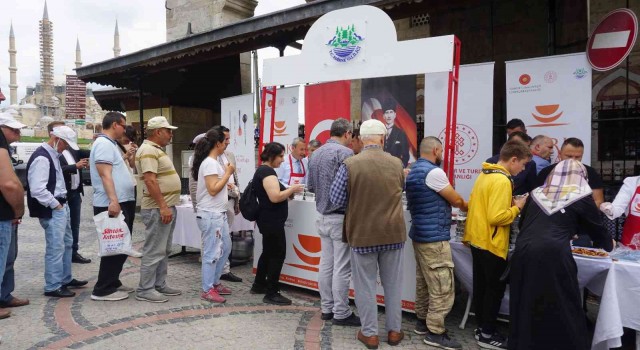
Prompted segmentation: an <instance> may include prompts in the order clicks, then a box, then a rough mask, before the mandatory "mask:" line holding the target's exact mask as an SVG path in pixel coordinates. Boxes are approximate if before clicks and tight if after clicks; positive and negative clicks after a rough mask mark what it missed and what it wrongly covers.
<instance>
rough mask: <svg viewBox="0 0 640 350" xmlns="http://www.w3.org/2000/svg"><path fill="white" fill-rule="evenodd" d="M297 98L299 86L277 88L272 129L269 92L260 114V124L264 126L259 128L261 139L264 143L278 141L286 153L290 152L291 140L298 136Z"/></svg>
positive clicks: (271, 102)
mask: <svg viewBox="0 0 640 350" xmlns="http://www.w3.org/2000/svg"><path fill="white" fill-rule="evenodd" d="M299 99H300V87H299V86H292V87H288V88H284V89H277V91H276V114H275V121H274V122H273V130H271V107H272V106H273V96H272V95H270V94H267V95H266V98H265V111H264V115H263V116H262V118H263V122H262V125H263V126H264V127H262V130H260V132H261V137H262V140H263V142H264V143H265V144H266V143H269V142H280V143H281V144H283V145H284V146H285V153H287V154H288V153H289V152H290V148H291V141H293V139H294V138H296V137H298V115H299V114H300V111H299V110H298V107H299V103H298V102H299V101H298V100H299ZM272 135H273V138H272Z"/></svg>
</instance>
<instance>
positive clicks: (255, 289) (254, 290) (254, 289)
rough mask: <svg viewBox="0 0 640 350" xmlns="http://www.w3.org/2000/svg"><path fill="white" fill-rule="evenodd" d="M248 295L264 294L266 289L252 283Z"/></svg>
mask: <svg viewBox="0 0 640 350" xmlns="http://www.w3.org/2000/svg"><path fill="white" fill-rule="evenodd" d="M249 293H251V294H266V293H267V287H265V286H263V285H259V284H255V283H254V284H253V285H252V286H251V290H250V291H249Z"/></svg>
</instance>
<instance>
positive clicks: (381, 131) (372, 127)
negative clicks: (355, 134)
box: [360, 119, 387, 135]
mask: <svg viewBox="0 0 640 350" xmlns="http://www.w3.org/2000/svg"><path fill="white" fill-rule="evenodd" d="M386 133H387V127H386V126H384V124H382V122H381V121H379V120H377V119H369V120H367V121H365V122H364V123H362V125H360V135H385V134H386Z"/></svg>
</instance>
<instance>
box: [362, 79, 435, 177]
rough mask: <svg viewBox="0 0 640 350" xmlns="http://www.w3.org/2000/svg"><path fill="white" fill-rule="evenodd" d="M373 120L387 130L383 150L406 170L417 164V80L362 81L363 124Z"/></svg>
mask: <svg viewBox="0 0 640 350" xmlns="http://www.w3.org/2000/svg"><path fill="white" fill-rule="evenodd" d="M445 99H446V95H445ZM372 118H374V119H378V120H380V121H382V122H383V123H384V124H385V125H386V126H387V130H388V132H387V138H386V141H385V144H384V150H385V151H386V152H389V153H390V154H391V155H393V156H395V157H398V158H400V160H402V164H403V165H404V166H405V167H406V166H407V164H408V163H412V162H415V160H416V158H417V154H418V153H417V150H418V130H417V126H416V76H415V75H403V76H398V77H388V78H373V79H362V121H365V120H368V119H372Z"/></svg>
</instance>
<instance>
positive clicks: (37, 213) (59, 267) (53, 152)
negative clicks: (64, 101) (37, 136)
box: [27, 126, 87, 298]
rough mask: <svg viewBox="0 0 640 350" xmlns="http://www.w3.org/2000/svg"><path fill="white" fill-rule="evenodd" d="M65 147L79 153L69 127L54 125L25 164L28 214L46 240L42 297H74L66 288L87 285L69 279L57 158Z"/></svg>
mask: <svg viewBox="0 0 640 350" xmlns="http://www.w3.org/2000/svg"><path fill="white" fill-rule="evenodd" d="M67 147H71V148H72V149H74V150H78V145H77V144H76V133H75V132H74V131H73V130H71V128H69V127H68V126H57V127H55V128H53V131H52V132H51V134H50V137H49V141H47V142H44V143H43V144H42V146H40V147H38V148H37V149H36V150H35V151H34V152H33V154H32V155H31V158H29V161H28V162H27V205H28V206H29V215H30V216H31V217H36V218H38V219H40V226H42V228H43V229H44V234H45V238H46V253H45V257H44V263H45V264H44V280H45V286H44V295H46V296H50V297H59V298H66V297H73V296H75V295H76V293H74V292H72V291H70V290H69V289H68V288H77V287H82V286H84V285H86V284H87V281H79V280H76V279H74V278H73V277H72V276H71V253H72V248H71V246H72V244H73V235H72V233H71V223H70V220H69V206H68V205H67V189H66V187H65V184H64V176H63V174H62V167H61V166H60V159H59V157H60V155H61V154H62V151H64V150H65V149H66V148H67Z"/></svg>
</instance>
